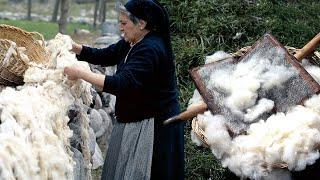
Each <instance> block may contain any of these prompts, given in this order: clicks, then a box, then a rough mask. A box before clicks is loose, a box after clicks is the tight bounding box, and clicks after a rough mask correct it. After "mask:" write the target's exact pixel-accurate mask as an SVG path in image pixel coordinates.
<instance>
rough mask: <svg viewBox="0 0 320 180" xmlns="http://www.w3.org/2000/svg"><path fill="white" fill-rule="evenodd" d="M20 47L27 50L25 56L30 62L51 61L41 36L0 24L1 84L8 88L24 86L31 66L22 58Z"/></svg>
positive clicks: (43, 62)
mask: <svg viewBox="0 0 320 180" xmlns="http://www.w3.org/2000/svg"><path fill="white" fill-rule="evenodd" d="M37 39H40V40H41V41H42V43H40V42H39V41H38V40H37ZM18 47H25V48H26V51H25V55H27V56H28V58H29V60H30V61H33V62H36V63H42V64H45V63H47V62H48V60H49V55H48V52H47V51H46V49H45V47H44V39H43V36H42V35H41V34H39V33H37V32H26V31H24V30H22V29H19V28H16V27H13V26H9V25H4V24H0V84H3V85H6V86H14V85H21V84H23V74H24V72H25V71H26V70H27V69H28V67H29V66H28V62H25V61H24V60H23V58H21V54H20V53H19V51H18V50H17V48H18ZM9 49H10V50H9Z"/></svg>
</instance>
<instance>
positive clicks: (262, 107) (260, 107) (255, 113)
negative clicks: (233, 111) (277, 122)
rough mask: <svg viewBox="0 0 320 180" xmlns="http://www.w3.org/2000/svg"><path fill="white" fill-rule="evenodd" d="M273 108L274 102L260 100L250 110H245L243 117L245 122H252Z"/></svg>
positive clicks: (264, 99)
mask: <svg viewBox="0 0 320 180" xmlns="http://www.w3.org/2000/svg"><path fill="white" fill-rule="evenodd" d="M273 107H274V102H273V101H272V100H270V99H266V98H262V99H260V100H259V102H258V104H257V105H255V106H253V107H252V108H250V109H249V108H248V109H247V113H246V114H245V115H244V121H245V122H252V121H253V120H255V119H257V118H258V117H259V116H260V115H261V114H263V113H265V112H270V111H271V110H272V109H273Z"/></svg>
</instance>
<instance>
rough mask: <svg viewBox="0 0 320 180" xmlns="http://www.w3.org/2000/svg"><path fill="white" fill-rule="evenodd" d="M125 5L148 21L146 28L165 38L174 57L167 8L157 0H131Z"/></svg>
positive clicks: (137, 15)
mask: <svg viewBox="0 0 320 180" xmlns="http://www.w3.org/2000/svg"><path fill="white" fill-rule="evenodd" d="M124 6H125V8H126V10H127V11H128V12H130V13H131V14H132V15H133V16H135V17H137V18H139V19H142V20H144V21H146V22H147V25H146V29H148V30H150V31H151V32H153V33H156V34H158V35H159V36H161V37H162V38H163V40H164V42H165V44H166V47H167V50H168V53H169V56H170V58H172V59H173V52H172V45H171V38H170V24H169V16H168V12H167V11H166V9H165V8H164V7H163V6H162V5H161V4H160V3H159V2H158V1H156V0H130V1H128V2H127V3H126V4H125V5H124Z"/></svg>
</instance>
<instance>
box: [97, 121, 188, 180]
mask: <svg viewBox="0 0 320 180" xmlns="http://www.w3.org/2000/svg"><path fill="white" fill-rule="evenodd" d="M183 130H184V123H175V124H170V125H166V126H165V125H163V124H162V121H161V120H159V119H156V120H154V119H153V118H152V119H146V120H144V121H140V122H135V123H118V122H116V123H115V124H114V129H113V131H112V134H111V137H110V140H109V148H108V151H107V156H106V159H105V163H104V166H103V171H102V176H101V179H103V180H104V179H107V180H148V179H152V180H155V179H159V180H160V179H161V180H182V179H184V131H183Z"/></svg>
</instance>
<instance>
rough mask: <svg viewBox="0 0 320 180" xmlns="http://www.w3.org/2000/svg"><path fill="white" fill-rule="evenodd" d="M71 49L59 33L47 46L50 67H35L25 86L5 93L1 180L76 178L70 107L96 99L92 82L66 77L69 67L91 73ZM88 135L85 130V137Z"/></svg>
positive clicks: (0, 103) (0, 96)
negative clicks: (65, 71)
mask: <svg viewBox="0 0 320 180" xmlns="http://www.w3.org/2000/svg"><path fill="white" fill-rule="evenodd" d="M70 47H71V39H70V37H68V36H65V35H61V34H58V35H57V36H56V38H55V39H53V40H51V41H50V42H49V44H48V50H49V51H50V52H51V54H52V55H53V56H52V57H51V60H50V65H49V66H43V65H39V64H33V63H31V64H30V66H31V67H30V68H29V69H28V70H27V71H26V73H25V76H24V81H25V84H24V85H23V86H18V87H16V88H11V87H6V88H4V89H3V90H2V91H1V93H0V114H1V118H0V120H1V121H0V179H73V176H74V175H73V167H74V163H75V162H74V161H73V159H72V152H71V150H70V142H69V138H70V137H71V136H72V131H71V130H70V128H69V127H68V125H67V123H68V122H69V118H68V114H67V113H68V109H69V107H70V106H72V105H75V104H77V105H78V106H83V104H86V105H89V104H90V102H91V99H92V97H91V94H90V88H91V85H90V84H89V83H87V82H85V81H82V80H78V81H74V82H72V81H69V80H67V78H66V77H65V76H64V75H63V67H65V66H67V65H78V66H82V67H84V68H89V66H88V65H87V64H84V63H80V62H78V61H77V60H76V58H75V55H74V54H71V53H70V52H69V49H70ZM84 119H85V118H84ZM83 124H84V125H83V127H84V128H86V127H88V122H85V121H84V122H83ZM86 134H87V132H86V129H84V130H83V138H85V136H86ZM86 143H87V142H86V140H84V146H85V145H86ZM84 149H85V148H84ZM83 153H84V152H83ZM86 163H89V165H90V159H89V162H86ZM89 178H90V177H89Z"/></svg>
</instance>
